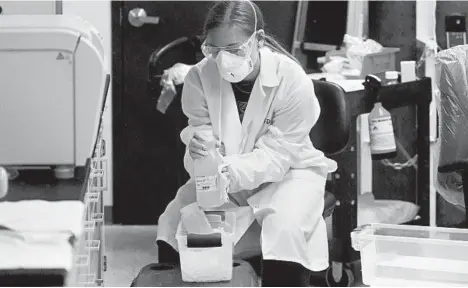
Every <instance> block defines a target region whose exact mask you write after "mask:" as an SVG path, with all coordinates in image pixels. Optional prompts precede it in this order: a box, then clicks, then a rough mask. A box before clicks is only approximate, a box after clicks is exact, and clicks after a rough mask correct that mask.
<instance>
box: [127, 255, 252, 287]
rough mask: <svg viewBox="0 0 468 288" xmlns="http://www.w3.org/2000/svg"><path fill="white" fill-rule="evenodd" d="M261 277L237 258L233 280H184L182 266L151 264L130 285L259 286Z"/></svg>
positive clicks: (234, 264)
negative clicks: (193, 281) (197, 281)
mask: <svg viewBox="0 0 468 288" xmlns="http://www.w3.org/2000/svg"><path fill="white" fill-rule="evenodd" d="M259 286H260V279H259V278H258V276H257V274H256V273H255V271H254V270H253V269H252V267H251V266H250V265H249V264H248V263H247V262H245V261H241V260H235V261H234V263H233V271H232V280H231V281H226V282H213V283H189V282H183V281H182V274H181V270H180V267H178V266H176V265H172V264H158V263H154V264H149V265H146V266H145V267H143V268H142V269H141V270H140V273H138V275H137V277H136V278H135V279H134V280H133V282H132V284H131V285H130V287H259Z"/></svg>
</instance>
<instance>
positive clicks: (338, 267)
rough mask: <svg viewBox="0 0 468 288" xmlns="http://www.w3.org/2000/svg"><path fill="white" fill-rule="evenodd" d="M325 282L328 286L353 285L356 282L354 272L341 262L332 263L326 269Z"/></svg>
mask: <svg viewBox="0 0 468 288" xmlns="http://www.w3.org/2000/svg"><path fill="white" fill-rule="evenodd" d="M325 282H326V283H327V286H328V287H351V286H353V284H354V274H353V271H352V270H351V269H350V268H349V267H345V266H344V265H343V264H341V263H337V264H332V266H330V267H328V269H327V270H326V271H325Z"/></svg>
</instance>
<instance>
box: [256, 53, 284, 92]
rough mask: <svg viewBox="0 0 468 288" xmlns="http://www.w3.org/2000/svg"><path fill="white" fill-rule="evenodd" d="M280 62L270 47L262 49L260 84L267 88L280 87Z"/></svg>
mask: <svg viewBox="0 0 468 288" xmlns="http://www.w3.org/2000/svg"><path fill="white" fill-rule="evenodd" d="M277 73H278V60H277V57H275V54H274V53H273V51H271V50H270V48H268V47H262V48H260V82H261V84H262V86H265V87H271V88H273V87H276V86H278V85H279V79H278V74H277Z"/></svg>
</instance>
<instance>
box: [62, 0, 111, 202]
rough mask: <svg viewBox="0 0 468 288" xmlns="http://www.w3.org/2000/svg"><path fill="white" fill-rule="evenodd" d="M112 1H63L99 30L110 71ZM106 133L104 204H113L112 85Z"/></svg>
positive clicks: (67, 8) (66, 11) (67, 12)
mask: <svg viewBox="0 0 468 288" xmlns="http://www.w3.org/2000/svg"><path fill="white" fill-rule="evenodd" d="M110 2H111V1H109V0H100V1H77V0H64V1H62V9H63V14H64V15H74V16H79V17H81V18H83V19H84V20H86V21H88V22H89V23H91V24H92V25H93V26H94V27H96V29H98V30H99V32H100V34H101V36H102V38H103V41H104V49H105V53H106V56H107V60H106V62H107V65H108V69H109V70H108V71H112V33H111V4H110ZM103 123H104V127H105V128H104V132H103V133H104V134H103V137H104V139H105V140H106V150H107V155H108V156H109V157H108V159H109V160H108V161H109V162H108V166H107V167H108V171H107V173H108V174H107V175H109V178H108V185H109V189H108V190H107V191H106V192H105V194H104V205H106V206H112V203H113V194H112V193H113V189H112V188H113V187H112V184H113V178H112V172H113V171H112V157H111V155H112V86H111V87H110V89H109V93H108V96H107V111H106V113H105V114H104V121H103Z"/></svg>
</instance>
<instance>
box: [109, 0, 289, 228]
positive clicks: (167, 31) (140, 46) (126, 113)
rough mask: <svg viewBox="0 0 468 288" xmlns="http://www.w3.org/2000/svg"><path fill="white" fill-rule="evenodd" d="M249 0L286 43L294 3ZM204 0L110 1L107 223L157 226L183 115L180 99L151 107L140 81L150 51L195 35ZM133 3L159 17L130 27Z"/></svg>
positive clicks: (176, 166) (174, 181)
mask: <svg viewBox="0 0 468 288" xmlns="http://www.w3.org/2000/svg"><path fill="white" fill-rule="evenodd" d="M257 3H258V5H259V6H260V7H261V9H262V10H263V12H264V14H265V19H266V22H267V24H270V25H269V26H267V28H269V29H268V30H269V31H271V32H273V34H275V35H277V36H278V39H279V40H280V41H281V42H283V43H284V44H286V47H289V46H290V43H291V42H292V35H293V29H294V21H295V14H296V7H297V3H296V2H288V1H285V2H277V1H271V2H263V1H259V2H257ZM211 4H212V2H200V1H124V2H114V1H113V2H112V23H113V39H112V42H113V59H112V60H113V125H114V135H113V136H114V141H113V142H114V206H113V221H114V223H121V224H157V220H158V218H159V215H161V213H162V212H163V211H164V209H165V207H166V205H167V204H168V203H169V202H170V200H172V199H173V198H174V196H175V194H176V192H177V189H178V188H179V186H180V184H181V180H183V179H182V178H183V177H182V178H181V174H183V173H180V172H181V171H180V169H181V161H180V159H181V154H182V152H183V147H182V149H181V146H180V145H181V143H180V140H179V135H178V132H179V131H180V127H181V119H182V121H184V119H183V117H181V115H180V114H181V113H180V103H174V104H175V105H173V107H172V109H170V111H168V112H167V113H166V114H162V113H160V112H158V111H157V110H156V100H157V98H158V96H159V95H158V94H159V91H158V89H154V87H153V88H152V89H150V86H154V85H148V61H149V59H150V55H151V54H152V52H154V51H155V50H157V49H158V48H161V47H162V46H164V45H166V44H167V43H169V42H171V41H173V40H176V39H178V38H180V37H184V36H188V37H193V36H195V35H198V34H201V32H202V31H201V29H202V26H203V21H204V18H205V15H206V13H207V12H208V9H209V7H210V5H211ZM135 8H141V9H144V10H145V12H146V14H147V16H150V17H160V22H159V24H145V25H143V26H141V27H135V26H133V25H132V24H131V23H130V22H129V19H128V15H129V12H130V11H132V9H135ZM174 55H176V54H174ZM170 57H171V56H170ZM166 60H167V59H166ZM172 60H173V61H175V62H177V61H176V59H172ZM170 62H171V61H168V62H166V63H170ZM160 68H161V67H160ZM162 68H168V67H162ZM153 84H154V83H153ZM156 86H157V85H156ZM176 110H178V111H176ZM182 124H183V123H182ZM182 126H183V125H182Z"/></svg>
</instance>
